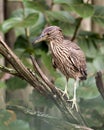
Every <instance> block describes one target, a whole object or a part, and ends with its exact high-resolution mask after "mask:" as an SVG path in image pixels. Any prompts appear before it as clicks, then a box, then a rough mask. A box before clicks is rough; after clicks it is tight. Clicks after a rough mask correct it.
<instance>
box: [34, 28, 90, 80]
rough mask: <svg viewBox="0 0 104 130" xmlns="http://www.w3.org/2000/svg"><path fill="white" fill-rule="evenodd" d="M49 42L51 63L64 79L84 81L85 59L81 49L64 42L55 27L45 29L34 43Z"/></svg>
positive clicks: (85, 74) (58, 29) (68, 41)
mask: <svg viewBox="0 0 104 130" xmlns="http://www.w3.org/2000/svg"><path fill="white" fill-rule="evenodd" d="M42 40H46V41H48V42H49V47H50V51H51V54H52V58H53V63H54V66H55V67H56V68H58V69H59V70H60V71H61V72H62V73H63V74H64V75H65V77H66V79H67V81H68V79H69V78H74V79H75V80H77V79H78V80H84V79H86V77H87V72H86V59H85V55H84V53H83V51H82V50H81V48H80V47H79V46H78V45H77V44H76V43H74V42H72V41H70V40H65V39H64V36H63V34H62V30H61V29H60V28H59V27H57V26H49V27H46V28H45V29H44V30H43V31H42V34H41V35H40V37H38V38H37V39H36V40H35V42H40V41H42Z"/></svg>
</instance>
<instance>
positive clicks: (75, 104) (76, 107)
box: [68, 98, 78, 112]
mask: <svg viewBox="0 0 104 130" xmlns="http://www.w3.org/2000/svg"><path fill="white" fill-rule="evenodd" d="M68 102H72V106H71V109H73V108H74V107H75V109H76V111H77V112H78V106H77V101H76V98H73V99H71V100H68Z"/></svg>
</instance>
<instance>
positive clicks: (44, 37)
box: [32, 34, 46, 45]
mask: <svg viewBox="0 0 104 130" xmlns="http://www.w3.org/2000/svg"><path fill="white" fill-rule="evenodd" d="M45 40H46V35H43V34H41V35H40V36H39V37H37V38H35V40H34V41H33V43H32V44H33V45H34V44H35V43H38V42H41V41H45Z"/></svg>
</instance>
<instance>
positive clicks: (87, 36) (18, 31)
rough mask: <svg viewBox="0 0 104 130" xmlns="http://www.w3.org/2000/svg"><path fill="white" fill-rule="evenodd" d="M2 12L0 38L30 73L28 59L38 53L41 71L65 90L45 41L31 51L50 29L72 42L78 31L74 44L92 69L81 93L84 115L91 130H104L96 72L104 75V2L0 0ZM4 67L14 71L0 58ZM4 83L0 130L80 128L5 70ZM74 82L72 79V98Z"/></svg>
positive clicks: (103, 109)
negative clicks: (82, 52) (51, 27)
mask: <svg viewBox="0 0 104 130" xmlns="http://www.w3.org/2000/svg"><path fill="white" fill-rule="evenodd" d="M0 7H1V13H0V23H1V24H0V34H1V35H2V36H3V37H4V39H5V41H6V42H7V44H8V46H9V47H10V48H11V49H12V50H13V51H14V53H15V54H16V55H17V56H18V57H19V58H20V59H21V60H22V62H23V63H24V64H25V65H26V66H27V67H28V68H31V69H33V65H32V63H31V61H30V58H29V54H30V53H32V54H34V56H35V57H36V59H37V61H38V64H39V65H40V66H41V69H42V70H43V72H44V73H45V74H46V75H47V76H48V77H49V79H50V80H51V81H52V82H54V83H55V85H56V86H57V87H59V88H60V89H62V90H64V86H65V83H66V80H65V77H64V76H63V75H62V74H61V73H60V72H57V71H56V70H55V69H54V68H53V67H52V61H51V60H52V59H51V54H50V53H49V49H48V44H47V43H46V42H41V43H39V44H37V45H35V46H34V47H33V46H32V44H31V43H32V42H33V40H34V38H36V37H37V36H39V35H40V33H41V31H42V30H43V29H44V27H46V26H49V25H56V26H59V27H60V28H62V30H63V34H64V36H65V37H66V38H68V39H71V38H72V37H73V35H74V34H75V32H76V31H77V34H76V35H75V41H76V42H77V43H78V45H79V46H80V47H81V48H82V50H83V51H84V53H85V55H86V60H87V70H88V78H87V80H86V81H83V82H81V83H80V84H79V87H78V89H77V97H78V103H79V106H80V109H81V114H82V116H83V118H84V120H85V121H86V122H87V125H88V126H89V127H92V128H93V129H94V130H104V100H103V98H102V97H101V95H100V93H99V91H98V89H97V87H96V82H95V75H96V72H98V71H102V72H104V1H102V0H4V1H3V0H1V1H0ZM0 63H1V64H0V65H5V66H7V67H10V64H9V63H8V62H7V61H6V59H3V57H2V56H1V55H0ZM0 79H1V80H0V108H1V109H0V130H9V129H10V130H48V129H50V130H69V129H70V130H76V129H77V128H75V126H73V125H72V124H71V123H70V122H65V120H64V119H63V117H62V114H61V112H60V111H59V110H58V108H57V107H56V106H55V105H54V103H52V102H51V101H50V100H49V99H46V98H45V97H43V96H41V95H40V94H39V93H37V92H36V91H34V89H33V88H32V87H30V86H29V84H28V83H27V82H25V81H23V80H21V79H19V78H17V77H13V76H11V75H9V74H4V73H3V72H1V71H0ZM73 83H74V80H73V79H70V80H69V83H68V85H69V88H68V89H69V96H70V97H71V96H72V95H73ZM5 108H6V109H5ZM10 108H11V110H9V109H10ZM26 112H27V113H26ZM34 112H36V113H34ZM30 113H32V114H30Z"/></svg>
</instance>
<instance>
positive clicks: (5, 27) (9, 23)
mask: <svg viewBox="0 0 104 130" xmlns="http://www.w3.org/2000/svg"><path fill="white" fill-rule="evenodd" d="M21 21H22V19H21V18H19V17H15V18H10V19H8V20H6V21H4V22H3V24H2V25H1V29H2V31H3V32H4V33H6V32H8V31H9V30H10V29H12V28H14V27H16V26H17V24H18V23H19V22H21Z"/></svg>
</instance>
